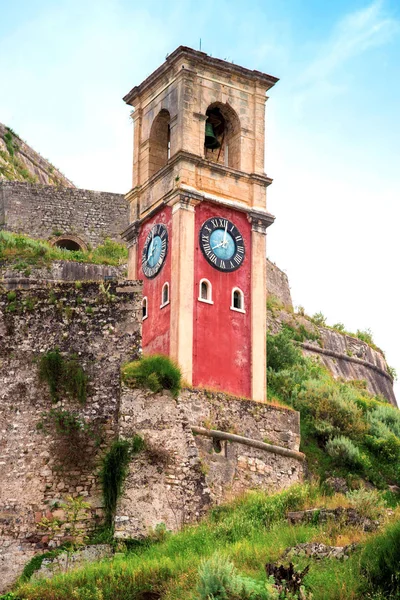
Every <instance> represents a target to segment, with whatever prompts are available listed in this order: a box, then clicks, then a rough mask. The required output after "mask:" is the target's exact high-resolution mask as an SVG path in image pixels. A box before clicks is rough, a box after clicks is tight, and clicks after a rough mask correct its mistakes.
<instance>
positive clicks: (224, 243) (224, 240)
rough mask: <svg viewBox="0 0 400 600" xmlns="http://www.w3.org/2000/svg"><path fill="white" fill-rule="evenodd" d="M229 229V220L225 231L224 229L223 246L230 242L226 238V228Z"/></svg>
mask: <svg viewBox="0 0 400 600" xmlns="http://www.w3.org/2000/svg"><path fill="white" fill-rule="evenodd" d="M227 229H228V221H227V222H226V225H225V231H224V239H223V246H224V248H225V247H226V244H227V243H228V241H227V239H226V230H227Z"/></svg>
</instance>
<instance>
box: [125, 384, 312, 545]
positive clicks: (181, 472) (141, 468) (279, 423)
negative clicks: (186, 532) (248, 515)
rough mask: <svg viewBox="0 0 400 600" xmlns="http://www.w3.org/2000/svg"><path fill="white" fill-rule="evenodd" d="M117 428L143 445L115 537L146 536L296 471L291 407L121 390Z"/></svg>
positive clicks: (291, 477) (219, 396)
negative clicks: (135, 435)
mask: <svg viewBox="0 0 400 600" xmlns="http://www.w3.org/2000/svg"><path fill="white" fill-rule="evenodd" d="M119 434H120V436H121V437H122V438H129V437H132V435H133V434H139V435H141V436H143V437H144V438H145V440H146V447H147V450H145V451H144V452H142V453H140V454H139V455H137V456H136V457H135V458H134V459H133V461H132V462H131V464H130V471H129V475H128V477H127V480H126V482H125V486H124V493H123V495H122V497H121V499H120V501H119V504H118V508H117V516H116V520H115V531H116V536H117V537H119V538H132V537H133V538H136V537H141V536H146V535H148V533H149V531H150V530H151V529H154V528H155V527H156V526H157V525H159V524H160V523H164V524H165V526H166V527H167V529H170V530H175V531H176V530H178V529H180V528H181V527H182V526H183V525H184V524H186V523H190V522H194V521H196V520H198V519H199V517H201V516H202V515H203V514H204V513H205V512H206V511H207V509H209V508H211V507H212V506H213V505H216V504H220V503H221V502H225V501H228V500H231V499H233V498H235V497H236V496H239V495H240V494H242V493H243V492H244V491H247V490H249V489H258V490H260V489H263V490H267V491H271V492H272V491H276V490H280V489H283V488H286V487H288V486H290V485H291V484H293V483H296V482H298V481H301V480H302V479H303V475H304V455H303V454H302V453H300V452H299V451H298V450H299V443H300V420H299V414H298V413H297V412H295V411H293V410H290V409H286V408H283V407H282V408H281V407H277V406H272V405H268V404H260V403H258V402H257V403H256V402H253V401H251V400H241V399H238V398H233V397H229V396H227V395H226V394H223V393H219V392H209V391H206V390H196V389H190V390H189V389H188V390H184V391H183V392H182V393H181V395H180V396H179V398H178V399H177V400H175V399H174V398H172V396H171V395H170V394H169V393H168V392H164V393H163V394H153V393H151V392H147V391H143V390H131V389H128V388H125V389H124V390H123V392H122V397H121V408H120V420H119ZM265 440H268V442H269V444H266V443H265Z"/></svg>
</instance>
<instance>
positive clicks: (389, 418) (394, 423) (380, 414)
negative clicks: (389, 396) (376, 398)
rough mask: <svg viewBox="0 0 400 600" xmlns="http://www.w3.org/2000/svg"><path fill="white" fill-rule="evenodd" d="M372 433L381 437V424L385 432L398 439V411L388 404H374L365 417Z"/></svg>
mask: <svg viewBox="0 0 400 600" xmlns="http://www.w3.org/2000/svg"><path fill="white" fill-rule="evenodd" d="M367 418H368V421H369V423H370V424H371V426H372V427H371V429H372V431H377V434H378V435H379V436H381V435H380V434H381V431H382V428H381V427H380V426H381V425H382V424H383V425H385V426H386V428H387V430H388V431H390V432H392V433H394V435H395V436H397V437H398V438H400V411H399V410H398V409H397V408H394V407H393V406H390V405H389V404H376V405H375V406H374V407H373V410H372V411H371V412H370V413H369V414H368V416H367Z"/></svg>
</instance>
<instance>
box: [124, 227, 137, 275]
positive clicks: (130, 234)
mask: <svg viewBox="0 0 400 600" xmlns="http://www.w3.org/2000/svg"><path fill="white" fill-rule="evenodd" d="M121 237H122V238H123V239H124V240H126V242H127V246H128V279H129V280H130V281H133V280H136V279H138V269H137V265H138V255H137V253H138V240H139V221H135V222H134V223H131V224H130V225H129V227H128V229H125V231H124V232H123V233H121Z"/></svg>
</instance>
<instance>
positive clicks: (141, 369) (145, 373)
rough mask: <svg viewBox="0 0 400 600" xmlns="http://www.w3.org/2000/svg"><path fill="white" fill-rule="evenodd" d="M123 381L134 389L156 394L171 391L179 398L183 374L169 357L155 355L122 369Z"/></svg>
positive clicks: (124, 366) (126, 365)
mask: <svg viewBox="0 0 400 600" xmlns="http://www.w3.org/2000/svg"><path fill="white" fill-rule="evenodd" d="M122 380H123V382H124V383H126V384H127V385H130V386H133V387H143V388H147V389H149V390H151V391H152V392H154V393H157V392H161V391H162V390H163V389H164V390H170V391H171V392H172V394H173V395H174V396H177V395H178V394H179V392H180V390H181V372H180V369H179V367H178V365H177V364H175V363H174V361H172V360H171V359H170V358H168V356H163V355H162V354H154V355H152V356H144V357H143V358H141V359H140V360H137V361H134V362H131V363H126V364H125V365H123V367H122Z"/></svg>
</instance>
